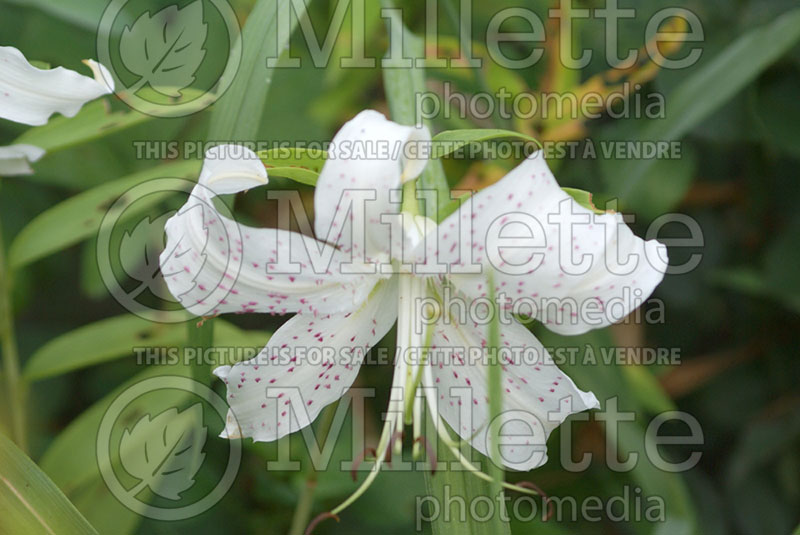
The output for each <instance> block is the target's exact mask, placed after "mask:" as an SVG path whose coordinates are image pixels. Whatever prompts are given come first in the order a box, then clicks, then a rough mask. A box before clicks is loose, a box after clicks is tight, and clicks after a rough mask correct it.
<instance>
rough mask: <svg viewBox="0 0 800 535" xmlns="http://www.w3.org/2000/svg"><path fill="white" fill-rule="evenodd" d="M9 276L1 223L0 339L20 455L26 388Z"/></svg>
mask: <svg viewBox="0 0 800 535" xmlns="http://www.w3.org/2000/svg"><path fill="white" fill-rule="evenodd" d="M11 282H12V278H11V273H10V271H9V269H8V266H7V265H6V257H5V247H4V244H3V227H2V225H1V224H0V338H2V351H3V375H5V380H6V390H7V392H8V406H9V412H10V416H11V437H12V438H13V440H14V442H15V443H16V444H17V446H18V447H19V449H21V450H22V451H23V452H26V453H27V451H28V437H27V434H26V429H25V427H26V425H25V407H26V398H27V385H25V384H24V383H23V382H22V380H21V378H20V375H19V351H18V350H17V339H16V336H15V335H14V313H13V310H12V307H11V289H12V284H11Z"/></svg>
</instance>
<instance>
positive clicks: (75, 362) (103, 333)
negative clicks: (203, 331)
mask: <svg viewBox="0 0 800 535" xmlns="http://www.w3.org/2000/svg"><path fill="white" fill-rule="evenodd" d="M185 333H186V330H185V328H184V326H183V324H180V323H152V322H150V321H147V320H145V319H142V318H140V317H138V316H133V315H130V314H128V315H124V316H117V317H115V318H109V319H105V320H101V321H98V322H97V323H92V324H90V325H86V326H84V327H79V328H78V329H75V330H74V331H71V332H68V333H67V334H64V335H62V336H59V337H58V338H55V339H54V340H51V341H50V342H48V343H46V344H45V345H44V346H42V347H41V348H40V349H38V350H37V351H36V352H35V353H34V354H33V356H32V357H31V358H30V359H29V360H28V362H27V364H26V366H25V369H24V370H23V376H24V377H25V378H26V379H27V380H29V381H35V380H39V379H44V378H47V377H52V376H54V375H60V374H62V373H67V372H70V371H74V370H77V369H80V368H85V367H87V366H93V365H95V364H100V363H102V362H108V361H109V360H112V359H116V358H118V357H121V356H124V355H131V354H133V352H134V348H136V347H171V346H177V345H180V344H181V343H182V342H183V340H184V338H185Z"/></svg>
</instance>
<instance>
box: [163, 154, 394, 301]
mask: <svg viewBox="0 0 800 535" xmlns="http://www.w3.org/2000/svg"><path fill="white" fill-rule="evenodd" d="M267 182H268V179H267V172H266V169H265V168H264V165H263V164H262V163H261V161H260V160H259V159H258V157H257V156H256V155H255V154H254V153H253V152H252V151H250V150H249V149H247V148H244V147H241V146H235V145H221V146H218V147H214V148H212V149H210V150H209V151H208V152H207V153H206V160H205V162H204V164H203V169H202V171H201V174H200V179H199V181H198V184H197V186H195V188H194V189H193V190H192V193H191V196H190V198H189V200H188V201H187V202H186V204H185V205H184V206H183V207H182V208H181V209H180V210H179V211H178V213H176V214H175V215H174V216H173V217H171V218H170V219H169V220H168V221H167V223H166V225H165V230H166V235H167V243H166V247H165V249H164V251H163V252H162V254H161V257H160V265H161V272H162V275H163V276H164V279H165V280H166V282H167V286H168V287H169V290H170V292H171V293H172V295H174V296H175V297H176V298H177V299H178V300H179V301H180V302H181V304H182V305H183V306H184V308H186V309H188V310H189V311H190V312H192V313H193V314H196V315H198V316H207V315H216V314H222V313H230V312H233V313H249V312H265V313H273V314H285V313H291V312H300V311H303V312H310V313H314V314H317V313H330V312H342V311H345V312H348V311H351V310H353V309H355V308H357V307H358V306H359V305H360V304H361V303H362V302H363V301H364V300H365V299H366V298H367V296H368V295H369V292H370V291H371V290H372V288H373V287H374V285H375V284H376V283H377V282H378V281H379V280H380V276H379V275H370V274H367V275H363V274H351V272H352V270H351V271H350V272H348V270H347V269H346V268H343V267H342V264H346V263H349V262H350V257H349V255H346V254H344V253H342V252H340V251H337V250H336V249H334V248H333V247H331V246H329V245H326V244H323V243H320V242H318V241H316V240H314V239H313V238H310V237H308V236H304V235H302V234H299V233H296V232H291V231H286V230H280V229H275V228H253V227H248V226H246V225H241V224H239V223H237V222H236V221H233V220H232V219H231V218H229V217H226V216H225V215H224V214H223V213H220V211H219V210H218V209H217V208H216V206H215V203H214V201H213V197H214V196H216V195H218V194H229V193H236V192H239V191H243V190H246V189H249V188H252V187H254V186H260V185H264V184H266V183H267ZM315 253H318V256H313V257H312V255H314V254H315ZM362 273H363V271H362Z"/></svg>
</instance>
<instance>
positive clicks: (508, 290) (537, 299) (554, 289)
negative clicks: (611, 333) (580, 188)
mask: <svg viewBox="0 0 800 535" xmlns="http://www.w3.org/2000/svg"><path fill="white" fill-rule="evenodd" d="M462 227H466V228H467V229H468V230H467V231H466V232H464V231H463V230H461V229H462ZM469 229H471V230H469ZM497 229H501V230H499V232H500V236H502V239H503V243H502V246H501V244H500V243H499V242H498V241H497V233H496V232H497V231H498V230H497ZM570 229H571V236H570V234H569V232H570ZM437 232H438V236H437V239H438V244H437V240H429V242H430V243H428V245H427V250H426V252H425V255H426V262H432V259H434V258H437V255H438V262H440V263H443V264H445V265H451V266H452V265H459V264H461V265H468V264H470V263H475V264H477V265H478V266H479V267H480V268H481V269H480V270H481V273H480V274H476V275H465V274H455V275H451V279H452V280H453V282H454V283H455V284H456V286H458V288H459V289H460V290H461V291H463V292H465V293H466V294H468V295H469V296H471V297H473V298H478V297H484V296H486V295H487V292H488V277H487V276H486V274H487V273H488V270H489V269H492V270H493V271H494V283H495V293H496V294H497V295H498V296H499V297H500V299H501V305H502V306H505V307H507V308H513V307H515V306H517V310H518V311H519V313H522V314H525V313H527V312H529V311H532V312H531V313H532V315H533V316H534V317H535V318H537V319H538V320H539V321H541V322H542V323H544V324H546V325H547V327H548V328H550V329H551V330H553V331H554V332H557V333H560V334H581V333H584V332H586V331H589V330H591V329H597V328H602V327H605V326H607V325H609V324H611V323H615V322H617V321H620V320H622V319H623V318H624V317H625V316H627V315H628V314H630V313H631V312H632V311H633V310H634V309H636V308H637V307H638V306H640V305H641V304H642V303H643V302H644V301H645V300H646V299H647V298H648V297H649V296H650V294H651V293H652V292H653V290H654V289H655V288H656V286H658V284H659V283H660V282H661V280H662V278H663V277H664V272H665V271H666V268H667V260H666V259H667V252H666V246H664V245H663V244H661V243H659V242H658V241H656V240H649V241H645V240H642V239H641V238H639V237H637V236H636V235H634V234H633V232H632V231H631V229H630V228H629V227H628V226H627V225H626V224H625V221H624V219H623V217H622V215H621V214H619V213H614V214H611V213H609V214H602V215H598V214H595V213H594V212H592V211H590V210H588V209H586V208H584V207H582V206H580V205H579V204H578V203H576V202H575V201H574V199H572V197H570V196H569V195H568V194H567V193H565V192H564V191H563V190H562V189H561V188H560V187H559V186H558V183H557V182H556V179H555V177H554V176H553V174H552V173H551V172H550V169H549V168H548V166H547V163H546V162H545V160H544V157H543V156H542V153H541V152H537V153H536V154H534V155H532V156H531V157H529V158H528V159H526V160H525V161H524V162H523V163H521V164H520V165H519V166H517V167H516V168H515V169H513V170H512V171H511V172H510V173H509V174H508V175H506V176H505V177H504V178H503V179H502V180H500V181H499V182H497V183H496V184H493V185H492V186H490V187H488V188H486V189H484V190H482V191H480V192H479V193H477V194H476V195H475V196H474V197H473V198H472V199H470V200H468V201H467V202H466V203H465V204H464V205H462V207H461V208H460V209H459V210H458V211H457V212H455V213H454V214H452V215H451V216H449V217H448V218H447V219H445V220H444V221H443V222H442V224H441V225H439V228H438V229H437ZM460 235H466V236H467V240H466V242H464V243H461V242H460V241H459V237H460ZM523 301H525V302H526V306H519V305H520V303H521V302H523Z"/></svg>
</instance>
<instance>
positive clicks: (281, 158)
mask: <svg viewBox="0 0 800 535" xmlns="http://www.w3.org/2000/svg"><path fill="white" fill-rule="evenodd" d="M258 157H259V158H261V161H262V162H264V165H265V166H266V167H267V174H268V175H269V176H271V177H273V176H280V177H284V178H288V179H291V180H294V181H295V182H300V183H301V184H306V185H309V186H315V185H316V184H317V179H318V178H319V173H320V171H321V170H322V166H323V165H325V160H327V159H328V153H327V152H325V151H324V150H316V149H304V148H297V147H290V148H277V149H269V150H265V151H261V152H259V153H258Z"/></svg>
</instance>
